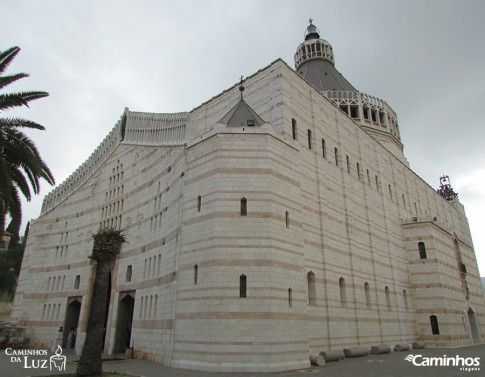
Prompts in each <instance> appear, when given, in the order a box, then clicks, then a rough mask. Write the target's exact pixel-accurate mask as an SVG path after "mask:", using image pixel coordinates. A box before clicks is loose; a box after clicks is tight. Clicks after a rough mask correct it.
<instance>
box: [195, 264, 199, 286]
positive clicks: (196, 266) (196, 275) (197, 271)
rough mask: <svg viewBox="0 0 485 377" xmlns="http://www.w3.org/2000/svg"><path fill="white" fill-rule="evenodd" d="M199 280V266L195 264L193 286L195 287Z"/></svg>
mask: <svg viewBox="0 0 485 377" xmlns="http://www.w3.org/2000/svg"><path fill="white" fill-rule="evenodd" d="M198 279H199V266H198V265H197V264H196V265H195V266H194V284H195V285H197V282H198Z"/></svg>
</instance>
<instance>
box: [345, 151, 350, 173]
mask: <svg viewBox="0 0 485 377" xmlns="http://www.w3.org/2000/svg"><path fill="white" fill-rule="evenodd" d="M345 160H346V162H347V173H349V174H350V158H349V155H346V156H345Z"/></svg>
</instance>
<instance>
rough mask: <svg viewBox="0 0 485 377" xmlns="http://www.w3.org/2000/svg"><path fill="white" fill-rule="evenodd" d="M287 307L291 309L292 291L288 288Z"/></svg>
mask: <svg viewBox="0 0 485 377" xmlns="http://www.w3.org/2000/svg"><path fill="white" fill-rule="evenodd" d="M288 306H289V307H290V308H291V307H293V290H292V289H291V288H288Z"/></svg>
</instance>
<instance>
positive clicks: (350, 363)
mask: <svg viewBox="0 0 485 377" xmlns="http://www.w3.org/2000/svg"><path fill="white" fill-rule="evenodd" d="M0 353H1V354H0V376H2V377H27V376H46V375H55V374H65V373H74V372H75V371H76V363H75V361H74V360H75V359H76V358H77V357H76V356H75V355H73V354H69V353H66V352H64V354H66V356H67V368H66V371H63V372H62V373H61V372H57V373H56V372H51V371H49V365H48V363H46V367H47V368H44V369H42V368H32V367H33V366H40V365H41V364H39V363H42V362H41V359H44V360H47V361H48V359H49V357H50V356H51V354H50V353H49V355H48V356H40V357H39V356H38V357H34V356H28V357H27V363H25V359H24V358H23V356H21V359H22V361H21V362H12V360H11V359H10V358H11V357H12V356H7V355H6V354H5V351H4V350H1V351H0ZM408 355H422V356H423V357H422V358H419V359H418V360H419V363H421V362H422V361H423V360H425V358H426V357H442V356H443V355H446V356H447V357H453V358H455V357H456V356H457V355H458V356H460V357H463V358H481V360H480V362H481V363H482V366H481V368H480V369H481V370H478V371H477V370H470V371H466V370H460V367H457V366H415V365H413V364H412V363H411V362H409V361H406V360H404V358H405V357H406V356H408ZM29 367H30V368H29ZM473 368H475V367H473ZM103 370H107V371H116V372H121V373H125V374H129V375H134V376H143V377H162V376H163V377H223V376H224V377H225V376H229V377H263V376H266V377H268V375H271V377H273V376H274V377H303V376H305V375H309V376H315V377H316V376H324V377H347V376H348V377H356V376H372V377H391V376H392V377H401V376H419V377H421V376H423V377H427V376H439V377H451V376H462V377H464V376H485V344H481V345H476V346H470V347H461V348H446V349H445V348H440V349H422V350H411V351H408V352H392V353H390V354H384V355H369V356H365V357H359V358H353V359H345V360H343V361H337V362H331V363H327V365H325V366H323V367H312V368H309V369H304V370H297V371H290V372H279V373H212V372H200V371H192V370H186V369H176V368H167V367H163V366H161V365H159V364H155V363H152V362H149V361H142V360H117V361H104V362H103Z"/></svg>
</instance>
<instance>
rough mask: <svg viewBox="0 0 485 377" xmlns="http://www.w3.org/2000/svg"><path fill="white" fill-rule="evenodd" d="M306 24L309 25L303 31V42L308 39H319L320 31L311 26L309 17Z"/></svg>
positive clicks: (311, 21) (311, 22)
mask: <svg viewBox="0 0 485 377" xmlns="http://www.w3.org/2000/svg"><path fill="white" fill-rule="evenodd" d="M308 22H309V23H310V25H308V27H307V28H306V30H305V34H304V37H305V41H307V40H308V39H318V38H320V30H318V28H317V27H316V26H315V25H313V19H312V18H311V17H310V19H309V20H308Z"/></svg>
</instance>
